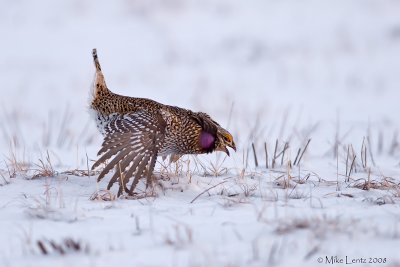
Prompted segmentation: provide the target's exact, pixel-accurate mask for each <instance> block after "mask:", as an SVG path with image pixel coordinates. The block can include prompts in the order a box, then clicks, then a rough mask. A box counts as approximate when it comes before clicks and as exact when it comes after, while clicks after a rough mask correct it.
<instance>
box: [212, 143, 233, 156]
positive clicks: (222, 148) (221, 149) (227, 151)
mask: <svg viewBox="0 0 400 267" xmlns="http://www.w3.org/2000/svg"><path fill="white" fill-rule="evenodd" d="M228 147H230V148H232V149H233V150H235V152H236V145H235V142H232V143H231V144H226V146H223V147H219V148H217V149H216V151H222V152H225V153H226V154H227V155H228V156H230V153H229V150H228Z"/></svg>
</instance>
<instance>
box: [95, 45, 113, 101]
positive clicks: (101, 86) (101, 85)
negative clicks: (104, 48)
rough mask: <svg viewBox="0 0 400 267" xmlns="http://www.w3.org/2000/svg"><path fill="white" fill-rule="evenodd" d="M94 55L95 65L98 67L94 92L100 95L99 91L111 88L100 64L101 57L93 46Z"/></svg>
mask: <svg viewBox="0 0 400 267" xmlns="http://www.w3.org/2000/svg"><path fill="white" fill-rule="evenodd" d="M92 55H93V62H94V66H95V67H96V75H95V80H94V84H93V93H94V96H95V97H96V96H98V95H99V93H101V92H104V91H109V90H108V88H107V85H106V81H105V79H104V75H103V72H102V71H101V66H100V62H99V58H98V56H97V49H96V48H93V51H92Z"/></svg>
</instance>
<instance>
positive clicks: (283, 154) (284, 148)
mask: <svg viewBox="0 0 400 267" xmlns="http://www.w3.org/2000/svg"><path fill="white" fill-rule="evenodd" d="M288 148H289V143H287V142H286V143H285V146H284V147H283V150H282V152H281V153H279V154H282V157H281V166H282V165H283V158H284V156H285V152H286V150H287V149H288Z"/></svg>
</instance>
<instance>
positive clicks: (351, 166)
mask: <svg viewBox="0 0 400 267" xmlns="http://www.w3.org/2000/svg"><path fill="white" fill-rule="evenodd" d="M356 157H357V156H356V155H353V160H352V161H351V165H350V170H349V175H348V176H347V182H349V181H350V175H351V171H352V170H353V168H354V166H355V165H354V164H355V162H356Z"/></svg>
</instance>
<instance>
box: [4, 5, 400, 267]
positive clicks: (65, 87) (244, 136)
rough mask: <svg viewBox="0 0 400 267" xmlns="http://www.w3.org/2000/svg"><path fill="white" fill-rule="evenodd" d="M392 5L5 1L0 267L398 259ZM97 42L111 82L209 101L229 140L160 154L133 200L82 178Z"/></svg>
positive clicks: (388, 262)
mask: <svg viewBox="0 0 400 267" xmlns="http://www.w3.org/2000/svg"><path fill="white" fill-rule="evenodd" d="M398 14H400V2H399V1H395V0H384V1H376V0H364V1H361V0H351V1H333V0H330V1H316V0H304V1H291V0H282V1H273V0H268V1H263V0H251V1H245V2H244V1H228V0H218V1H215V0H214V1H210V0H204V1H194V0H185V1H184V0H168V1H161V0H150V1H122V0H118V1H113V2H109V1H89V0H83V1H82V0H80V1H78V0H73V1H58V2H57V3H56V2H53V1H49V0H39V1H34V2H32V1H26V0H19V1H3V2H2V8H1V9H0V35H1V44H0V84H1V87H0V92H1V95H2V96H3V97H2V98H1V99H0V105H1V112H0V136H1V138H0V152H1V157H0V159H1V160H0V174H1V175H0V241H1V242H0V266H32V267H33V266H35V267H36V266H110V265H112V264H115V265H127V266H323V265H327V264H329V265H344V264H345V263H334V264H332V263H330V262H329V261H328V260H331V257H335V256H337V259H338V260H339V261H340V260H341V259H343V260H344V261H346V260H347V261H351V260H352V259H354V260H357V259H360V258H365V259H366V263H357V264H354V266H399V265H400V256H399V255H398V247H399V245H398V244H399V243H400V242H399V239H400V199H399V198H400V175H399V171H400V169H399V168H400V147H399V145H398V142H399V140H398V136H397V133H398V131H399V125H400V119H399V116H398V99H399V88H400V76H399V73H398V70H399V69H400V54H399V51H400V50H399V49H400V16H399V15H398ZM94 47H96V48H97V49H98V54H99V59H100V62H101V64H102V69H103V71H104V74H105V78H106V82H107V85H108V86H109V87H110V89H111V90H113V91H114V92H116V93H120V94H123V95H130V96H137V97H146V98H151V99H154V100H157V101H159V102H162V103H166V104H170V105H176V106H181V107H184V108H189V109H192V110H195V111H203V112H207V113H208V114H210V115H211V116H212V117H213V118H215V119H216V120H217V121H218V122H220V123H221V125H223V126H226V127H227V129H228V130H229V131H230V132H231V133H232V134H233V136H234V137H235V142H236V144H237V147H238V152H237V153H231V157H229V158H225V156H224V155H223V154H222V153H216V154H212V155H202V156H199V157H197V158H195V157H191V156H190V157H184V158H183V161H180V162H178V164H177V165H174V164H172V165H169V166H165V165H168V164H167V161H166V162H162V161H161V159H160V162H159V163H158V164H157V165H156V175H157V177H159V180H160V181H159V183H160V184H159V185H158V186H157V187H156V188H155V189H154V192H153V194H149V192H148V194H147V195H146V196H145V195H143V194H144V193H141V196H142V197H143V198H140V199H114V198H113V195H114V194H116V191H117V188H112V190H111V192H106V191H104V189H105V188H106V186H107V182H108V179H109V177H110V175H108V176H107V177H106V178H105V179H104V180H103V181H101V182H100V183H97V182H96V175H94V174H93V173H91V175H90V176H89V177H88V176H80V174H81V173H84V172H86V170H87V168H88V165H89V167H90V165H91V164H92V163H93V160H95V159H96V154H97V151H98V149H99V147H100V145H101V142H102V139H101V135H100V134H99V133H98V132H97V130H96V127H95V125H94V123H93V121H92V118H91V117H90V115H89V112H88V108H87V106H88V102H87V101H88V98H89V94H90V86H91V83H92V81H93V75H94V67H93V63H92V58H91V50H92V48H94ZM277 139H278V140H279V146H278V149H277V150H278V153H279V152H280V151H281V150H282V149H283V148H284V144H285V142H288V143H289V148H288V149H287V151H286V152H285V155H284V157H283V161H282V162H283V164H282V165H281V157H279V158H277V160H276V162H277V163H276V166H275V167H274V168H271V157H272V155H273V153H274V147H275V141H276V140H277ZM309 139H311V142H310V145H309V147H308V148H307V150H306V152H305V153H304V157H303V158H302V160H301V162H300V164H299V166H292V167H291V168H290V167H288V162H289V160H290V161H291V162H292V163H293V162H294V159H295V157H296V154H297V151H298V149H299V148H301V149H304V146H305V144H306V143H307V141H308V140H309ZM264 142H266V143H267V148H268V152H269V168H268V169H267V168H265V152H264ZM252 143H254V145H255V149H256V153H257V157H258V162H259V166H258V167H256V166H255V161H254V158H253V152H252V148H251V144H252ZM335 144H338V146H336V145H335ZM336 147H338V149H337V150H336ZM352 148H353V150H354V155H355V156H356V158H355V164H354V166H355V168H354V167H353V168H352V171H351V174H350V175H348V172H349V170H350V168H351V167H350V165H351V161H352V159H353V153H352ZM365 148H366V150H365ZM348 150H349V151H350V154H349V157H348V152H347V151H348ZM361 151H364V152H365V155H366V156H365V158H366V161H367V162H366V163H365V162H364V163H363V161H362V159H364V158H363V152H361ZM231 152H232V151H231ZM336 153H338V156H337V157H336ZM232 154H233V155H232ZM48 158H49V160H50V162H51V166H50V163H49V162H48V160H47V159H48ZM348 158H349V159H348ZM346 161H347V164H346ZM363 164H364V166H363ZM43 166H45V167H43ZM346 166H347V167H346ZM44 170H47V171H49V172H48V173H47V174H48V175H50V177H44V176H46V175H44V174H45V173H44ZM77 170H81V171H77ZM216 174H218V175H216ZM367 187H369V190H366V189H368V188H367ZM144 188H145V187H144V184H143V183H141V184H139V188H138V190H139V192H141V191H140V190H144ZM96 192H98V194H97V195H96ZM101 198H103V200H102V199H101ZM110 198H111V199H110ZM106 200H110V201H106ZM68 240H73V242H76V243H78V244H79V249H74V248H71V247H69V248H68V246H67V243H68ZM38 242H39V243H41V244H42V245H43V246H44V247H45V250H46V252H47V254H44V253H43V252H42V251H41V249H40V246H39V245H38ZM52 242H53V244H55V245H56V247H57V246H59V247H61V250H62V252H63V253H61V252H60V251H61V250H60V249H57V248H56V249H54V248H52V245H51V243H52ZM320 257H322V260H323V262H322V263H319V262H318V259H319V258H320ZM346 257H347V258H346ZM370 258H372V259H371V260H372V261H373V260H374V258H377V259H376V260H382V261H383V259H385V262H382V263H369V259H370Z"/></svg>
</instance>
